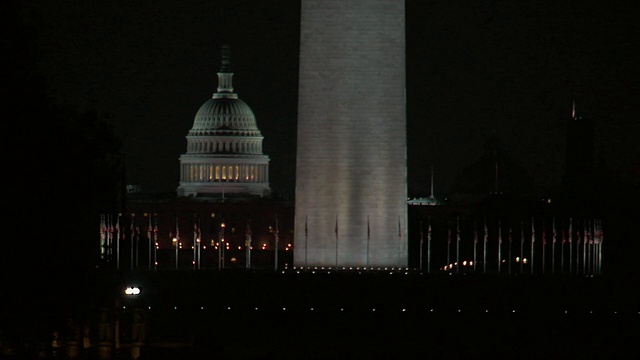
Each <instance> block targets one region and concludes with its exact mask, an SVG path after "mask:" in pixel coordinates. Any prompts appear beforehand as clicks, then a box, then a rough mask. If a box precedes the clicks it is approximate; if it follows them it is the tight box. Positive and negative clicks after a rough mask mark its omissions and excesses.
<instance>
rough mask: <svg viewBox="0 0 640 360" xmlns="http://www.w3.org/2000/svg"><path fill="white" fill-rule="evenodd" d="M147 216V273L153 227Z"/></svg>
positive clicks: (149, 263)
mask: <svg viewBox="0 0 640 360" xmlns="http://www.w3.org/2000/svg"><path fill="white" fill-rule="evenodd" d="M147 216H148V217H149V218H148V220H149V222H148V224H147V246H148V247H149V249H148V250H149V260H148V262H147V265H148V267H149V271H151V241H152V240H153V239H152V237H151V234H152V232H153V225H151V213H148V214H147Z"/></svg>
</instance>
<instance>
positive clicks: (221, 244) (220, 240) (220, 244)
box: [218, 219, 225, 271]
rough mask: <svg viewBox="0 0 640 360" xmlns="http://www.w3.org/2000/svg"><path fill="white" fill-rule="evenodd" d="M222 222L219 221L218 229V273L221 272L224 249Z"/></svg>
mask: <svg viewBox="0 0 640 360" xmlns="http://www.w3.org/2000/svg"><path fill="white" fill-rule="evenodd" d="M224 227H225V225H224V220H222V219H221V220H220V229H219V230H218V271H222V249H223V248H224Z"/></svg>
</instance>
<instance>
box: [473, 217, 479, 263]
mask: <svg viewBox="0 0 640 360" xmlns="http://www.w3.org/2000/svg"><path fill="white" fill-rule="evenodd" d="M477 252H478V229H477V227H476V221H475V220H474V221H473V271H474V272H475V271H476V263H477V262H478V261H477V260H478V259H477Z"/></svg>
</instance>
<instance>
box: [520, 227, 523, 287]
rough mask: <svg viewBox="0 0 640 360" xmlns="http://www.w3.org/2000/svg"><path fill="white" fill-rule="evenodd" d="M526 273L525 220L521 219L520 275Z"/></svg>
mask: <svg viewBox="0 0 640 360" xmlns="http://www.w3.org/2000/svg"><path fill="white" fill-rule="evenodd" d="M523 273H524V221H520V275H522V274H523Z"/></svg>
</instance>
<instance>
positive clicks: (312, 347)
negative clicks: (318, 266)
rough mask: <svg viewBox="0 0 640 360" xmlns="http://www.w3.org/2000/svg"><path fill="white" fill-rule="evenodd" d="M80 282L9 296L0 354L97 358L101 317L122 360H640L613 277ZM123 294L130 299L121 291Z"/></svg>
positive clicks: (627, 307) (620, 286)
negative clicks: (134, 290)
mask: <svg viewBox="0 0 640 360" xmlns="http://www.w3.org/2000/svg"><path fill="white" fill-rule="evenodd" d="M83 279H84V280H82V281H80V280H79V282H78V287H77V294H76V295H77V296H75V297H69V295H70V294H69V293H66V294H64V295H65V297H64V298H56V296H62V294H56V293H55V292H54V293H50V294H48V295H51V296H53V299H51V300H50V299H48V297H47V296H45V295H47V294H41V295H42V296H41V297H39V298H37V299H34V297H35V295H34V294H31V295H32V296H31V300H32V301H30V302H25V301H17V299H18V295H14V296H13V297H12V298H9V299H8V300H12V301H9V303H8V306H9V307H6V306H5V307H4V308H3V313H2V319H1V320H2V322H1V324H2V331H3V334H2V340H3V347H4V351H3V353H4V354H3V355H2V356H3V358H37V357H41V358H52V350H53V349H52V348H51V341H52V333H53V332H54V331H58V332H59V335H60V340H61V347H60V348H59V349H58V352H57V357H58V358H65V357H67V358H68V356H66V354H67V352H66V347H65V346H66V342H68V341H69V340H70V339H72V338H74V336H75V337H76V338H78V337H79V338H83V337H84V338H87V340H88V341H89V343H90V347H88V348H86V349H82V350H81V351H80V355H79V358H83V359H97V358H99V357H98V354H97V352H98V350H97V347H98V345H97V344H98V343H99V341H100V340H101V339H99V337H101V336H105V335H104V330H105V329H111V330H110V331H112V330H113V327H111V328H108V327H107V326H106V323H105V320H104V317H101V315H103V314H105V311H107V313H109V314H112V315H113V317H112V319H111V322H112V324H114V323H113V321H115V319H117V320H118V326H119V329H120V330H119V331H120V339H121V342H120V344H119V345H120V346H119V349H116V348H115V345H114V346H113V357H112V358H116V357H118V358H123V359H129V358H131V346H136V344H137V346H139V347H140V349H139V350H140V357H139V358H140V359H213V358H217V359H282V358H285V359H347V358H349V359H415V358H420V359H423V358H433V359H444V358H469V357H476V358H491V359H496V358H510V359H511V358H525V359H539V358H546V357H549V356H552V357H553V358H637V357H638V356H640V346H639V344H638V341H637V336H638V334H640V300H639V299H640V297H639V296H638V290H637V288H636V287H635V286H634V284H633V283H628V282H626V281H625V280H622V279H620V280H618V279H613V278H607V277H599V278H583V277H554V276H539V277H536V276H511V277H507V276H485V275H474V274H467V275H452V276H448V275H443V274H438V275H420V274H407V275H405V274H404V273H394V274H389V273H376V274H357V273H331V274H318V273H316V274H311V273H301V274H297V273H295V272H289V273H285V274H282V273H274V272H270V271H266V272H251V273H247V272H244V271H228V272H222V273H219V272H217V271H212V272H204V271H203V272H195V271H180V272H176V271H167V272H155V273H146V272H140V273H127V274H100V273H96V274H90V275H87V276H85V277H84V278H83ZM127 286H138V287H140V289H141V290H142V292H141V294H140V295H138V296H136V297H133V296H127V295H124V293H123V290H124V289H125V288H126V287H127ZM5 299H6V297H5ZM14 310H15V311H14ZM135 314H138V317H137V318H136V315H135ZM141 319H142V320H141ZM136 321H138V322H137V323H136ZM141 324H143V325H141ZM80 327H81V328H82V329H83V330H82V334H81V335H78V331H77V329H79V328H80ZM74 329H76V330H74ZM85 329H87V331H88V332H87V333H85V332H84V331H85ZM141 329H144V330H143V331H142V332H141ZM136 337H137V338H138V339H139V340H140V342H137V343H132V341H133V340H134V338H136ZM102 340H104V339H102ZM103 344H104V343H103Z"/></svg>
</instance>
